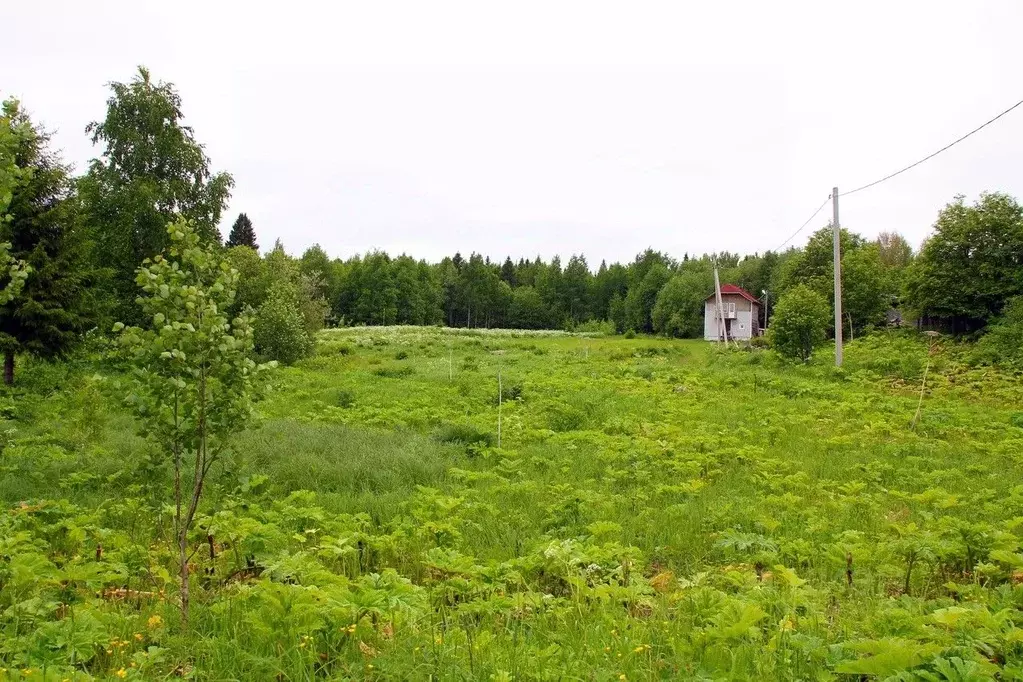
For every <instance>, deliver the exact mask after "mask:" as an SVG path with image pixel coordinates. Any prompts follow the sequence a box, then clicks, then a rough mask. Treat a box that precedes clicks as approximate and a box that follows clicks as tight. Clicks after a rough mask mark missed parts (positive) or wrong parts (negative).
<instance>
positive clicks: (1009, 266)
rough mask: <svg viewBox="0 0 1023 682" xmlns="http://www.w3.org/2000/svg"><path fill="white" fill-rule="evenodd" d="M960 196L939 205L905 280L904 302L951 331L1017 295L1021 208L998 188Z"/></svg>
mask: <svg viewBox="0 0 1023 682" xmlns="http://www.w3.org/2000/svg"><path fill="white" fill-rule="evenodd" d="M964 199H965V197H962V196H958V197H956V199H955V201H953V202H952V203H950V204H948V205H947V206H946V207H945V208H944V209H942V211H941V213H940V214H939V215H938V220H937V222H935V224H934V234H933V235H931V237H930V238H928V239H927V241H926V242H924V246H923V248H922V249H921V251H920V255H919V256H918V257H917V258H916V260H914V261H913V265H912V266H911V267H910V269H909V272H908V273H907V283H906V291H907V294H908V299H909V303H910V305H911V306H912V307H913V308H914V309H915V310H916V311H917V312H919V313H920V314H922V315H926V316H929V317H935V318H940V319H943V320H945V321H946V322H948V323H949V324H950V325H951V326H952V329H953V331H970V330H973V329H977V328H979V327H982V326H983V325H985V324H986V323H987V322H988V321H989V320H990V319H991V318H993V317H995V316H996V315H998V314H999V313H1001V311H1002V308H1003V307H1004V306H1005V303H1006V301H1008V300H1009V299H1010V298H1012V297H1013V296H1019V295H1020V294H1023V207H1021V206H1020V204H1019V203H1017V202H1016V200H1015V199H1013V198H1012V197H1010V196H1009V195H1007V194H1002V193H999V192H994V193H984V194H981V196H980V199H979V200H977V201H976V202H974V204H973V205H972V206H970V205H967V204H966V203H965V202H964Z"/></svg>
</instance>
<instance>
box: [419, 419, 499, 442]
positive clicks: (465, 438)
mask: <svg viewBox="0 0 1023 682" xmlns="http://www.w3.org/2000/svg"><path fill="white" fill-rule="evenodd" d="M433 437H434V439H435V440H437V441H439V442H441V443H457V444H459V445H485V446H487V447H492V446H493V445H494V442H495V438H494V434H492V433H487V432H486V431H480V430H479V429H477V428H476V427H475V426H472V425H470V424H443V425H442V426H440V428H438V429H437V430H436V431H435V432H434V434H433Z"/></svg>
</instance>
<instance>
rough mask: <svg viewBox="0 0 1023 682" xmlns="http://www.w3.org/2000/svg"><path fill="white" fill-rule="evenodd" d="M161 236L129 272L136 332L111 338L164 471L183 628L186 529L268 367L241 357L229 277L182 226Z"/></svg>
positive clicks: (245, 331)
mask: <svg viewBox="0 0 1023 682" xmlns="http://www.w3.org/2000/svg"><path fill="white" fill-rule="evenodd" d="M167 233H168V240H169V242H170V243H169V246H168V247H167V249H166V250H165V252H164V254H160V255H157V256H155V257H154V258H152V259H147V260H146V261H145V262H144V263H143V265H142V267H141V268H139V269H138V272H137V276H136V281H137V284H138V286H139V288H140V289H141V290H142V293H141V295H140V296H139V299H138V300H139V306H140V307H141V309H142V312H143V315H144V320H145V322H144V324H143V325H142V326H137V327H125V326H124V325H123V324H121V323H118V324H117V325H116V326H115V331H120V332H121V336H120V342H121V344H122V345H123V347H124V348H125V350H126V351H127V353H128V354H129V357H130V358H131V360H132V364H133V365H134V368H135V379H136V382H135V390H134V392H133V393H132V394H131V395H130V396H129V402H130V403H131V404H132V405H133V406H134V407H135V410H136V413H137V416H138V418H139V421H140V422H141V423H142V426H143V432H144V433H145V434H146V436H147V437H148V438H150V439H151V440H152V441H153V442H155V443H156V444H157V445H158V446H159V447H160V448H161V450H162V452H163V453H164V454H165V455H167V456H168V457H169V458H170V459H171V460H172V463H173V469H174V528H175V537H176V544H177V549H178V560H179V571H180V572H179V579H180V590H181V591H180V608H181V616H182V620H183V621H184V622H185V623H186V624H187V622H188V607H189V570H188V557H189V547H190V538H189V531H190V530H191V528H192V526H193V523H194V521H195V517H196V514H197V512H198V510H199V504H200V502H201V500H202V493H203V488H204V486H205V484H206V480H207V477H208V476H209V473H210V470H211V468H212V467H213V465H214V464H215V463H216V462H217V461H218V460H219V459H220V458H221V457H223V456H224V454H225V453H226V452H227V451H228V449H229V447H230V443H231V440H230V437H231V436H232V434H234V433H237V432H238V431H240V430H241V429H243V428H244V427H245V426H246V425H247V424H248V423H249V422H250V421H251V419H252V416H253V410H252V405H253V398H254V396H255V395H256V394H257V392H258V391H257V389H258V387H259V384H258V379H259V375H260V374H261V373H262V372H263V370H265V369H266V367H267V366H266V365H256V363H255V362H253V360H252V359H251V357H250V356H251V352H252V344H253V341H252V337H253V333H252V327H251V325H250V322H249V319H248V317H247V316H246V315H244V314H242V315H239V316H238V317H235V318H234V319H233V320H231V319H229V318H228V316H227V312H226V311H227V310H229V309H230V307H231V304H232V303H233V300H234V296H235V287H236V285H237V281H238V272H237V271H236V270H234V269H232V268H231V267H230V266H229V265H228V263H227V262H226V261H225V260H223V259H222V258H221V257H220V256H219V255H218V254H217V253H216V252H215V251H214V250H213V249H212V248H210V246H209V245H208V244H204V241H203V239H202V238H201V236H200V234H199V233H198V232H197V231H196V230H194V229H193V228H192V226H191V225H189V224H188V223H187V222H185V221H179V222H176V223H173V224H171V225H170V226H169V227H168V229H167Z"/></svg>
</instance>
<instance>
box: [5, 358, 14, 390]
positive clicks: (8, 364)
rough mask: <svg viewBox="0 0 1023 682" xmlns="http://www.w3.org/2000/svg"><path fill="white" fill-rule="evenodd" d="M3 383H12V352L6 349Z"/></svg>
mask: <svg viewBox="0 0 1023 682" xmlns="http://www.w3.org/2000/svg"><path fill="white" fill-rule="evenodd" d="M4 383H5V384H7V385H8V386H10V385H11V384H13V383H14V352H13V351H7V353H6V354H5V355H4Z"/></svg>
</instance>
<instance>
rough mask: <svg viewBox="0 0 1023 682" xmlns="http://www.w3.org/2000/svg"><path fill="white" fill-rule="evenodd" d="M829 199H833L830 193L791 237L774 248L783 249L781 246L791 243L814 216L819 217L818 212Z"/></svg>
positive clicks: (776, 249)
mask: <svg viewBox="0 0 1023 682" xmlns="http://www.w3.org/2000/svg"><path fill="white" fill-rule="evenodd" d="M829 201H831V195H830V194H829V195H828V198H827V199H825V200H824V202H823V203H822V204H821V205H820V206H818V207H817V210H816V211H814V212H813V215H811V216H810V217H809V218H807V219H806V221H805V222H804V223H803V224H802V225H800V226H799V229H797V230H796V231H795V232H793V233H792V234H791V235H789V238H788V239H786V240H785V241H783V242H782V243H781V244H779V245H778V246H777V248H775V249H774V250H775V251H781V247H783V246H785V245H786V244H788V243H789V242H790V241H792V239H793V238H794V237H795V236H796V235H797V234H799V233H800V232H802V231H803V228H804V227H806V226H807V225H809V224H810V221H811V220H813V219H814V218H816V217H817V214H818V213H820V212H821V210H822V209H823V208H824V207H825V206H827V205H828V202H829Z"/></svg>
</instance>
